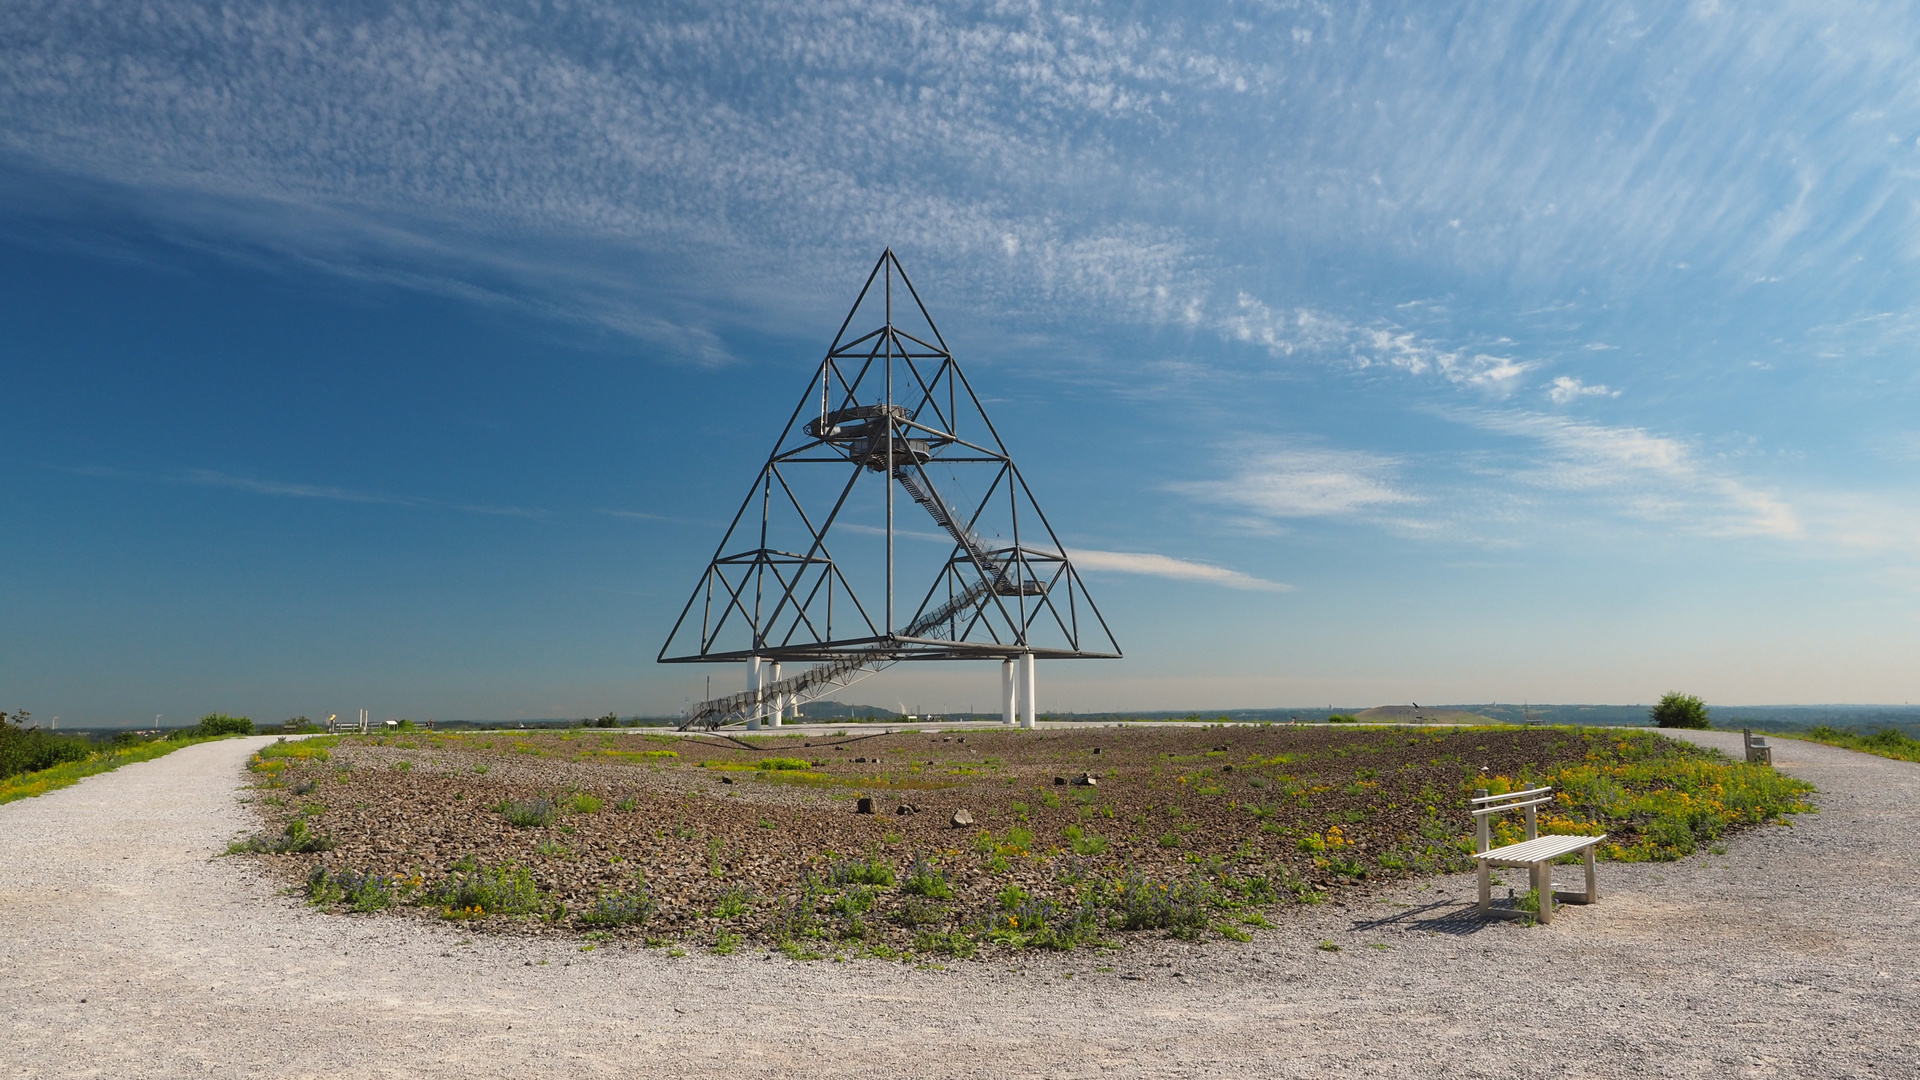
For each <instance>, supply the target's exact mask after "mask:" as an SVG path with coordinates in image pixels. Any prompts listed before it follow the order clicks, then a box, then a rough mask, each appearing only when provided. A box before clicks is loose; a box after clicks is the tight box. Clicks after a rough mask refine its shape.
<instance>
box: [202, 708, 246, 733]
mask: <svg viewBox="0 0 1920 1080" xmlns="http://www.w3.org/2000/svg"><path fill="white" fill-rule="evenodd" d="M194 734H196V735H251V734H253V721H252V720H249V719H247V718H246V717H244V716H227V715H226V714H224V713H209V714H207V715H206V716H203V717H201V718H200V726H199V728H198V729H197V730H196V731H195V732H194Z"/></svg>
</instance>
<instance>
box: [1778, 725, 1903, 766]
mask: <svg viewBox="0 0 1920 1080" xmlns="http://www.w3.org/2000/svg"><path fill="white" fill-rule="evenodd" d="M1791 737H1792V738H1806V739H1811V740H1813V741H1814V742H1819V743H1826V744H1827V745H1828V746H1838V747H1841V748H1843V749H1847V750H1859V751H1861V752H1863V753H1868V754H1878V755H1880V756H1881V757H1885V758H1893V759H1894V760H1895V761H1920V739H1915V738H1912V737H1910V736H1908V735H1907V734H1906V733H1905V732H1902V731H1900V730H1899V729H1898V728H1880V729H1878V730H1876V731H1874V732H1873V734H1871V735H1862V734H1860V733H1859V732H1858V731H1855V730H1853V729H1852V728H1846V729H1841V728H1836V727H1833V726H1831V725H1828V724H1821V725H1820V726H1818V727H1815V728H1811V729H1809V730H1808V731H1807V733H1806V734H1805V735H1796V736H1791Z"/></svg>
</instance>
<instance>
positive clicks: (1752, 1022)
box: [0, 733, 1920, 1080]
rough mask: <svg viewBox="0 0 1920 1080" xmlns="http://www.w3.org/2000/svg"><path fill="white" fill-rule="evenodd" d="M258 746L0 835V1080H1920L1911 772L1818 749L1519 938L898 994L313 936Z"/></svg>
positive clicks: (1423, 915) (782, 968)
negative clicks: (280, 863) (1811, 808)
mask: <svg viewBox="0 0 1920 1080" xmlns="http://www.w3.org/2000/svg"><path fill="white" fill-rule="evenodd" d="M1697 738H1698V741H1701V742H1704V743H1708V744H1710V745H1717V746H1721V747H1722V748H1737V745H1738V736H1734V735H1722V734H1718V733H1700V734H1698V735H1697ZM261 741H263V740H259V739H251V740H233V741H225V742H217V743H206V744H201V745H197V746H193V747H189V748H186V749H184V750H180V751H177V752H175V753H173V754H170V755H168V756H166V757H164V758H160V759H158V760H155V761H151V762H146V763H143V764H139V765H132V766H127V767H125V768H122V769H120V770H118V771H116V772H112V773H107V774H103V775H101V776H96V777H92V778H89V779H87V780H84V781H82V782H81V783H80V784H78V785H76V786H74V787H71V788H67V789H64V790H61V791H56V792H53V793H50V794H48V795H44V796H41V797H39V798H37V799H28V800H23V801H21V802H16V803H12V804H9V805H6V806H0V1032H3V1033H4V1042H3V1043H0V1045H3V1046H4V1047H5V1050H4V1052H3V1053H0V1076H7V1077H36V1078H38V1077H66V1076H111V1077H148V1076H152V1077H184V1076H212V1077H230V1076H274V1077H303V1076H314V1077H335V1076H345V1075H354V1076H376V1077H378V1076H393V1077H413V1076H425V1077H439V1076H446V1077H460V1078H471V1077H495V1076H498V1077H512V1078H515V1080H530V1078H538V1077H559V1076H566V1077H570V1078H571V1077H600V1076H621V1077H629V1076H635V1075H638V1076H673V1077H697V1076H725V1077H728V1078H740V1077H761V1076H765V1077H776V1076H795V1075H831V1076H835V1077H887V1078H889V1080H892V1078H898V1077H968V1078H973V1077H1002V1076H1005V1077H1014V1076H1049V1077H1074V1076H1096V1075H1098V1076H1105V1077H1111V1076H1231V1077H1240V1076H1284V1077H1323V1076H1409V1077H1427V1076H1432V1077H1443V1076H1444V1077H1450V1078H1455V1077H1526V1076H1553V1077H1568V1076H1577V1077H1588V1076H1591V1077H1613V1076H1661V1077H1670V1076H1701V1077H1725V1076H1782V1077H1826V1076H1866V1075H1875V1076H1920V1052H1917V1051H1916V1050H1915V1049H1914V1046H1913V1045H1912V1042H1913V1040H1912V1037H1911V1031H1912V1023H1913V1013H1912V1005H1913V1003H1914V1002H1915V1001H1916V1000H1920V994H1916V981H1915V972H1916V971H1920V934H1916V931H1917V930H1920V916H1917V915H1916V910H1917V909H1916V906H1915V903H1914V897H1915V896H1916V895H1917V894H1920V888H1917V887H1920V871H1917V870H1916V867H1920V860H1916V855H1917V854H1920V850H1917V849H1920V766H1915V765H1911V764H1907V763H1903V762H1894V761H1888V760H1885V759H1882V758H1876V757H1869V756H1866V755H1863V754H1855V753H1850V752H1848V751H1844V750H1837V749H1833V748H1830V747H1824V746H1818V745H1814V744H1810V743H1800V742H1794V741H1791V740H1778V741H1777V742H1776V743H1775V746H1776V749H1775V754H1776V757H1777V760H1778V762H1779V764H1780V766H1781V768H1782V769H1784V770H1786V771H1789V772H1792V773H1795V774H1797V775H1800V776H1804V777H1806V778H1807V779H1809V780H1812V781H1813V782H1814V783H1815V784H1818V785H1819V787H1820V789H1821V794H1820V795H1819V796H1818V799H1817V801H1818V802H1819V804H1820V806H1821V808H1822V812H1821V813H1818V814H1806V815H1801V816H1800V817H1799V818H1798V819H1797V820H1796V822H1795V824H1794V826H1793V827H1791V828H1766V829H1761V830H1757V831H1755V832H1753V833H1749V834H1747V835H1745V836H1742V837H1739V838H1736V839H1735V840H1733V841H1732V842H1731V844H1730V845H1729V850H1728V853H1727V854H1726V855H1725V856H1710V855H1700V856H1696V857H1694V858H1691V859H1688V860H1685V861H1683V862H1680V863H1670V864H1661V865H1640V866H1623V865H1612V864H1602V865H1601V869H1600V873H1601V886H1602V889H1603V892H1604V894H1605V895H1604V897H1603V900H1602V902H1601V903H1600V904H1599V905H1597V906H1595V907H1591V908H1576V907H1569V908H1565V909H1563V912H1562V915H1561V917H1560V918H1557V919H1556V920H1555V922H1554V923H1553V925H1552V926H1550V927H1540V928H1534V929H1525V928H1522V927H1518V926H1515V925H1512V924H1506V923H1495V924H1482V923H1480V922H1479V921H1478V920H1475V919H1472V918H1470V917H1466V916H1465V914H1464V909H1465V906H1466V905H1467V904H1468V903H1470V902H1471V900H1472V894H1473V882H1472V878H1471V876H1470V875H1457V876H1453V877H1448V878H1443V879H1438V880H1437V881H1429V882H1426V883H1422V884H1420V885H1407V886H1404V887H1401V888H1398V889H1394V890H1389V891H1386V892H1383V893H1382V894H1381V895H1380V896H1378V897H1376V898H1375V899H1373V900H1370V901H1368V902H1366V903H1364V904H1359V905H1356V906H1354V907H1352V908H1346V907H1341V906H1338V905H1331V904H1329V905H1326V906H1324V907H1322V908H1316V909H1303V910H1288V911H1286V912H1285V913H1284V919H1283V922H1284V926H1283V927H1282V928H1281V929H1278V930H1271V931H1263V932H1260V934H1259V936H1258V937H1257V938H1256V939H1255V941H1254V942H1253V943H1252V944H1250V945H1233V944H1231V943H1225V942H1219V943H1209V944H1204V945H1195V946H1189V945H1185V944H1181V943H1178V942H1167V943H1163V944H1156V945H1152V946H1149V947H1147V948H1144V949H1133V950H1129V951H1128V952H1126V953H1124V954H1122V955H1120V956H1117V957H1115V956H1109V955H1105V954H1100V953H1096V952H1090V951H1082V952H1079V953H1073V954H1068V955H1066V956H1058V957H1054V956H1042V957H1034V958H1031V959H1027V958H1023V959H1021V960H1020V961H1019V962H1018V963H1015V964H1011V965H1010V964H1006V963H999V964H960V965H956V966H954V967H953V968H951V969H950V970H945V971H939V970H927V971H922V970H916V969H913V968H910V967H906V966H903V965H899V964H890V963H884V962H861V963H849V964H834V963H828V962H816V963H810V964H795V963H792V962H789V961H787V960H785V959H784V958H775V959H763V958H762V956H761V955H760V954H758V953H754V954H742V955H738V956H734V957H724V958H723V957H713V956H707V955H693V956H688V957H684V958H679V959H670V958H668V957H666V956H665V955H664V954H663V953H661V952H660V951H657V950H644V949H631V950H626V949H617V950H611V951H596V952H592V953H582V952H579V951H578V945H577V944H573V943H568V942H562V941H529V940H522V939H514V940H494V939H488V938H474V937H473V936H472V935H470V934H467V933H464V932H462V931H460V930H459V929H458V928H456V927H451V926H445V927H443V926H438V925H433V926H426V927H423V926H422V924H421V923H418V922H414V921H410V920H409V921H405V922H402V921H399V920H392V919H385V918H380V917H359V916H329V915H323V914H320V913H318V912H315V911H312V910H310V909H307V908H305V907H303V906H301V905H299V904H297V903H295V902H294V901H292V900H290V899H288V898H286V897H284V896H282V895H280V894H279V892H278V889H277V887H276V886H275V885H274V884H273V883H272V882H269V881H265V880H263V879H262V878H260V877H259V876H258V875H256V874H255V873H254V872H253V871H252V870H251V869H250V867H249V864H248V863H247V862H246V861H245V860H243V859H227V858H216V857H215V856H216V853H218V852H219V851H221V850H222V849H223V848H224V846H225V844H226V842H227V841H228V840H229V839H231V838H232V837H233V836H234V835H235V834H236V833H238V832H239V831H241V830H243V829H245V828H247V827H248V825H249V823H250V818H249V815H248V812H247V810H246V809H245V808H244V807H243V806H241V805H240V804H239V801H238V800H239V795H240V793H241V788H242V786H243V777H244V776H245V774H244V772H243V771H242V763H243V762H244V761H245V759H246V756H247V754H248V753H249V751H250V750H251V749H253V747H255V746H257V745H258V744H259V743H260V742H261ZM1323 940H1325V941H1331V942H1334V943H1336V944H1339V945H1340V946H1341V950H1340V951H1338V952H1331V951H1324V950H1321V949H1318V948H1316V947H1315V946H1316V944H1317V943H1318V942H1320V941H1323ZM1109 967H1110V968H1111V969H1112V970H1108V971H1102V970H1099V969H1101V968H1109ZM1069 976H1071V977H1069Z"/></svg>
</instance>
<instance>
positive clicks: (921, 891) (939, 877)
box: [901, 854, 953, 900]
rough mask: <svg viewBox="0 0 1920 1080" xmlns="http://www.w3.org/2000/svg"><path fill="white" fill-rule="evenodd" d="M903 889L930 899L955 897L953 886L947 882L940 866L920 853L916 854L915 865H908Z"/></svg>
mask: <svg viewBox="0 0 1920 1080" xmlns="http://www.w3.org/2000/svg"><path fill="white" fill-rule="evenodd" d="M901 889H902V891H904V892H906V893H908V894H910V895H913V896H924V897H926V898H927V899H929V900H948V899H951V898H952V897H953V887H952V886H950V885H948V884H947V876H946V875H945V874H943V873H941V872H940V868H939V867H937V866H935V865H933V864H932V863H930V862H928V861H927V857H926V856H925V855H920V854H915V855H914V857H913V865H912V866H909V867H907V880H906V883H905V884H904V885H902V886H901Z"/></svg>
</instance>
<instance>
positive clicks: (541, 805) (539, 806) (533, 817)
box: [493, 799, 556, 829]
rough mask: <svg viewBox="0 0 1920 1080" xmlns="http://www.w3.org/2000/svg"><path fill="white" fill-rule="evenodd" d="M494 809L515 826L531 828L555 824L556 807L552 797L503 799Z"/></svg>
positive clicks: (495, 804) (494, 805)
mask: <svg viewBox="0 0 1920 1080" xmlns="http://www.w3.org/2000/svg"><path fill="white" fill-rule="evenodd" d="M493 809H494V810H495V812H497V813H499V814H500V815H501V816H502V817H504V818H506V819H507V822H508V824H510V825H512V826H513V827H514V828H517V829H531V828H534V827H535V826H539V825H551V824H553V816H554V812H555V809H556V808H555V806H554V805H553V800H551V799H502V800H500V801H499V802H497V803H494V804H493Z"/></svg>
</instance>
